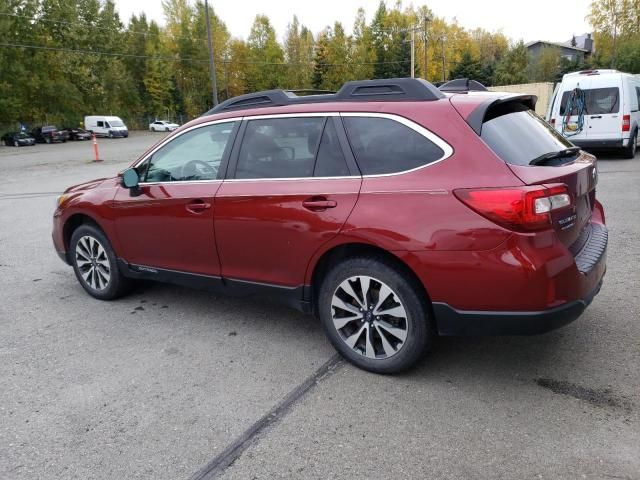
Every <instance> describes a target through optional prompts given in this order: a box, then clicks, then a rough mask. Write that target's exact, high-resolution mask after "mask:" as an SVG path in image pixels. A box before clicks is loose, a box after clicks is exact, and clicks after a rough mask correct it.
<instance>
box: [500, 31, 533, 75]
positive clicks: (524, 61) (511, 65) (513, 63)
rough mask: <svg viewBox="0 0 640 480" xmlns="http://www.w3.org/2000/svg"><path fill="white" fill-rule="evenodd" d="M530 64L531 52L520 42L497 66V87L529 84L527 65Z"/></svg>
mask: <svg viewBox="0 0 640 480" xmlns="http://www.w3.org/2000/svg"><path fill="white" fill-rule="evenodd" d="M528 63H529V52H528V51H527V47H525V46H524V42H522V41H520V42H518V43H517V44H516V45H514V46H513V48H511V49H510V50H509V51H507V53H505V55H504V56H503V57H502V59H501V60H500V61H499V62H498V64H497V66H496V73H495V84H496V85H515V84H520V83H528V82H529V78H528V76H527V65H528Z"/></svg>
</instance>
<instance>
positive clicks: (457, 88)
mask: <svg viewBox="0 0 640 480" xmlns="http://www.w3.org/2000/svg"><path fill="white" fill-rule="evenodd" d="M438 88H439V89H440V91H442V92H451V93H454V92H486V91H487V87H485V86H484V85H483V84H481V83H480V82H478V81H477V80H469V79H468V78H456V79H455V80H449V81H448V82H446V83H443V84H442V85H440V86H439V87H438Z"/></svg>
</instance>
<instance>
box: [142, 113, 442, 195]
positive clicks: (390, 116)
mask: <svg viewBox="0 0 640 480" xmlns="http://www.w3.org/2000/svg"><path fill="white" fill-rule="evenodd" d="M305 117H368V118H386V119H388V120H393V121H396V122H398V123H400V124H402V125H404V126H406V127H408V128H410V129H411V130H413V131H415V132H417V133H419V134H420V135H422V136H423V137H425V138H426V139H427V140H429V141H431V142H433V143H434V144H436V145H437V146H438V147H439V148H440V149H441V150H442V151H443V152H444V153H443V155H442V157H440V158H439V159H437V160H435V161H433V162H430V163H427V164H425V165H420V166H419V167H415V168H412V169H409V170H403V171H401V172H393V173H379V174H372V175H348V176H341V177H286V178H225V179H215V180H183V181H175V182H148V183H147V182H140V185H159V184H174V185H175V184H180V183H211V182H232V183H237V182H282V181H297V180H305V181H308V180H345V179H356V178H384V177H393V176H397V175H405V174H407V173H412V172H415V171H417V170H421V169H423V168H427V167H430V166H432V165H435V164H437V163H440V162H442V161H444V160H446V159H447V158H449V157H450V156H451V155H453V147H451V145H449V144H448V143H447V142H445V141H444V140H443V139H442V138H440V137H439V136H437V135H436V134H435V133H433V132H431V131H430V130H427V129H426V128H424V127H423V126H421V125H418V124H417V123H416V122H414V121H413V120H410V119H408V118H406V117H403V116H401V115H397V114H393V113H378V112H308V113H271V114H266V115H261V114H255V115H246V116H243V117H230V118H224V119H221V120H211V121H208V122H204V123H199V124H198V125H194V126H192V127H189V128H187V129H185V130H183V131H181V132H180V133H178V134H176V135H172V136H171V137H169V138H166V139H165V140H163V141H162V142H161V143H159V144H158V145H157V146H156V147H154V148H153V150H151V151H150V152H149V153H147V154H146V155H145V156H144V157H143V158H142V159H141V160H139V161H138V162H137V163H136V164H135V165H134V168H136V167H138V166H139V165H141V164H142V163H144V162H145V161H147V159H148V158H149V157H151V156H153V154H154V153H156V152H157V151H158V150H159V149H160V148H162V147H163V146H164V145H166V144H167V143H169V142H170V141H173V140H175V139H176V138H178V137H180V136H181V135H183V134H185V133H187V132H190V131H192V130H195V129H197V128H202V127H207V126H209V125H215V124H219V123H225V122H237V121H243V120H261V119H272V118H305Z"/></svg>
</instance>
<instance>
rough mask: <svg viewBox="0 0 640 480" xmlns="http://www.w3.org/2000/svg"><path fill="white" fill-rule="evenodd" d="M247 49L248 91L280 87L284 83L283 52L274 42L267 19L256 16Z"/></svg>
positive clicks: (271, 29) (272, 32)
mask: <svg viewBox="0 0 640 480" xmlns="http://www.w3.org/2000/svg"><path fill="white" fill-rule="evenodd" d="M247 45H248V47H249V61H250V62H251V65H250V67H249V69H248V71H249V76H248V77H249V78H248V79H247V86H248V88H249V90H250V91H258V90H269V89H271V88H279V87H282V84H283V83H284V76H285V75H286V71H285V70H284V52H283V50H282V47H281V46H280V44H279V43H278V41H277V40H276V32H275V30H274V29H273V27H272V26H271V22H270V20H269V17H267V16H265V15H257V16H256V19H255V21H254V22H253V26H252V27H251V33H250V34H249V39H248V41H247Z"/></svg>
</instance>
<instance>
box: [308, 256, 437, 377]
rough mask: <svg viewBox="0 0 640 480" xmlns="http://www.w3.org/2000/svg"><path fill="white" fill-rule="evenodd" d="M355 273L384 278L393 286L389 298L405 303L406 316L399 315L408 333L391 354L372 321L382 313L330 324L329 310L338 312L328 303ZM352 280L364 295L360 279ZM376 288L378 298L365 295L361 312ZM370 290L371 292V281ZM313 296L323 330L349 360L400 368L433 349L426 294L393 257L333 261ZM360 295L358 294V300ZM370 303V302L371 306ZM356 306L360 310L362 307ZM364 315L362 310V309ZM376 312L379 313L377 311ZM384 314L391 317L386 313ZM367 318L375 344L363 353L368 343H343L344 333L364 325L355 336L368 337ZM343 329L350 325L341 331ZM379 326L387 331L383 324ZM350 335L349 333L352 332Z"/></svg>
mask: <svg viewBox="0 0 640 480" xmlns="http://www.w3.org/2000/svg"><path fill="white" fill-rule="evenodd" d="M357 276H366V277H371V279H372V282H371V285H376V283H375V282H377V285H381V284H385V286H387V287H388V288H389V289H390V290H391V291H392V294H393V296H390V297H389V298H390V299H391V300H392V302H395V301H396V300H397V301H398V303H400V305H401V306H402V307H403V308H404V312H405V313H406V318H404V319H403V320H400V321H401V322H402V324H403V325H404V326H405V329H406V338H405V340H404V341H403V342H401V345H400V343H397V344H396V345H395V346H394V350H393V351H394V352H395V353H392V354H391V355H389V356H387V355H386V353H385V352H386V347H384V351H383V350H382V348H383V344H382V342H381V340H382V339H381V338H380V337H381V335H380V333H379V332H380V328H377V332H378V333H376V332H375V329H376V327H375V326H374V325H375V321H374V319H378V320H379V319H380V318H381V317H376V316H375V310H374V311H373V312H372V313H373V315H372V314H369V317H368V318H369V320H364V318H366V317H363V319H357V320H352V321H351V323H350V324H349V326H348V327H347V326H346V325H345V326H344V327H341V329H340V331H339V329H338V328H337V327H336V326H335V325H334V319H333V314H334V312H336V314H337V312H338V310H336V309H334V308H333V307H332V303H333V301H334V294H337V295H343V294H344V291H343V290H341V291H340V293H338V292H339V288H340V285H341V284H343V282H345V281H346V280H347V279H350V278H352V277H357ZM358 282H359V280H358ZM353 285H354V287H353V288H354V290H353V291H354V292H355V291H356V290H357V289H358V288H359V289H360V290H358V292H360V293H358V292H356V294H357V295H359V296H360V298H361V299H362V292H363V291H364V288H362V284H361V283H358V284H357V285H356V284H353ZM380 288H381V287H380ZM380 288H379V289H378V297H377V298H375V299H374V298H371V301H370V303H369V302H368V301H366V300H365V302H364V303H365V304H364V311H365V312H366V311H367V303H369V305H371V304H373V303H377V302H378V301H379V295H380ZM369 291H370V292H374V291H375V286H374V287H373V288H372V289H370V290H369ZM369 295H370V296H373V293H370V294H369ZM365 296H366V295H365ZM383 300H384V299H383ZM317 301H318V314H319V316H320V320H321V322H322V325H323V327H324V330H325V333H326V334H327V336H328V337H329V340H330V341H331V343H332V344H333V346H334V347H335V349H336V350H337V351H338V352H339V353H340V354H341V355H342V356H343V357H344V358H346V359H347V360H348V361H349V362H351V363H353V364H354V365H356V366H357V367H360V368H362V369H364V370H368V371H370V372H374V373H383V374H389V373H397V372H401V371H403V370H406V369H408V368H410V367H412V366H413V365H415V363H416V362H417V361H418V360H419V359H420V357H421V356H422V355H423V354H425V353H426V352H427V351H429V350H430V349H431V344H432V342H433V338H434V336H435V334H434V329H433V326H432V321H431V318H430V314H429V311H430V309H429V306H428V299H427V298H425V295H424V293H423V292H422V291H421V289H420V288H419V287H418V286H417V285H415V281H414V280H413V279H412V278H410V277H408V275H407V274H406V273H404V272H402V270H401V269H400V268H398V267H397V266H396V265H394V264H393V263H392V262H389V261H387V260H385V259H383V258H379V257H371V256H366V257H355V258H351V259H348V260H345V261H343V262H341V263H339V264H337V265H335V266H334V267H333V268H331V269H330V271H329V272H328V273H327V274H326V276H325V277H324V280H323V281H322V285H321V286H320V290H319V293H318V298H317ZM359 301H360V300H358V302H359ZM353 305H355V303H352V304H351V306H353ZM381 306H382V305H380V307H381ZM357 308H358V307H356V309H357ZM369 308H373V307H372V306H370V307H369ZM383 310H384V309H383ZM360 311H363V310H362V309H360ZM348 315H349V314H347V316H348ZM356 315H357V313H356ZM362 315H366V313H365V314H362ZM380 315H383V314H382V313H380ZM383 316H385V315H383ZM385 318H393V317H387V316H386V317H385ZM383 321H384V320H383ZM391 321H395V320H391ZM367 322H371V323H370V325H369V326H370V328H371V335H372V337H371V338H372V345H375V347H374V348H375V350H374V352H373V353H374V354H373V357H375V358H373V357H370V356H366V354H365V348H366V345H365V346H361V347H358V345H357V344H356V346H354V347H351V346H349V345H348V344H347V343H346V339H345V338H344V337H345V336H351V335H352V334H353V332H356V335H358V333H357V332H358V331H363V329H364V333H363V335H364V337H358V338H359V340H358V342H363V343H364V342H365V341H366V340H367V338H368V332H369V330H368V328H369V327H367V326H366V325H364V324H365V323H367ZM378 325H379V324H378ZM387 325H389V324H388V323H387ZM365 327H366V329H365ZM345 329H352V330H351V331H350V332H348V333H347V334H345ZM383 331H384V332H387V330H383ZM376 336H377V337H376ZM386 337H387V340H389V339H390V338H391V339H395V340H396V341H397V340H398V339H399V337H398V338H396V337H393V336H391V337H389V336H388V335H386ZM351 338H353V336H352V337H351ZM393 341H394V340H392V342H393ZM376 342H377V343H376ZM358 348H359V350H358Z"/></svg>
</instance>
